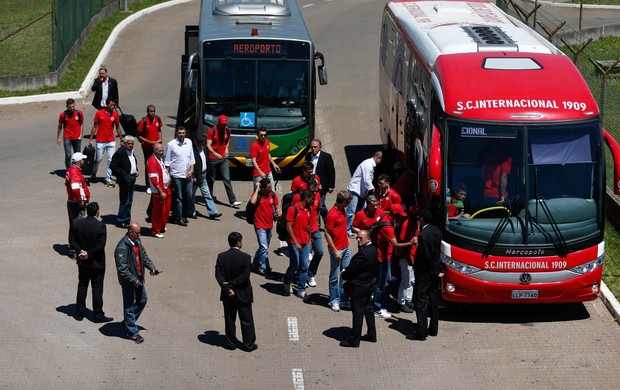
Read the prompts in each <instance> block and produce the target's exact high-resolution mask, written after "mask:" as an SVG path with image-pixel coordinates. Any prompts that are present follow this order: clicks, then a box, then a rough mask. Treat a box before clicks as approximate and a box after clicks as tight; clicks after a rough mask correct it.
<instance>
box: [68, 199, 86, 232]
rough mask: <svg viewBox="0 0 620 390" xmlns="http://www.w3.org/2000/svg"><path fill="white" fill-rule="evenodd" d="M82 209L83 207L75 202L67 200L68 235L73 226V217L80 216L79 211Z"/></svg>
mask: <svg viewBox="0 0 620 390" xmlns="http://www.w3.org/2000/svg"><path fill="white" fill-rule="evenodd" d="M82 210H83V207H82V206H80V205H79V204H77V203H76V202H69V201H67V216H68V217H69V237H71V228H72V227H73V221H75V219H76V218H77V217H79V216H80V211H82ZM67 239H69V238H67Z"/></svg>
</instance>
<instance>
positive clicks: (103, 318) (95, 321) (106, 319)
mask: <svg viewBox="0 0 620 390" xmlns="http://www.w3.org/2000/svg"><path fill="white" fill-rule="evenodd" d="M113 320H114V318H112V317H106V316H103V317H101V318H95V320H94V321H93V322H94V323H96V324H102V323H104V322H110V321H113Z"/></svg>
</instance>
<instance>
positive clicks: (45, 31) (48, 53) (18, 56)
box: [0, 0, 52, 77]
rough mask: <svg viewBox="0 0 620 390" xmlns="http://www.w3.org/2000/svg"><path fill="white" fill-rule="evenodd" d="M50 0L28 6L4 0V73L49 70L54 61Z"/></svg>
mask: <svg viewBox="0 0 620 390" xmlns="http://www.w3.org/2000/svg"><path fill="white" fill-rule="evenodd" d="M51 36H52V16H51V13H50V0H30V1H29V2H28V7H16V6H15V4H14V3H12V4H11V3H9V2H8V1H7V0H0V64H2V66H1V67H0V77H3V76H11V75H16V74H19V75H29V74H40V73H47V72H49V71H50V64H51V63H52V46H51V44H50V42H51Z"/></svg>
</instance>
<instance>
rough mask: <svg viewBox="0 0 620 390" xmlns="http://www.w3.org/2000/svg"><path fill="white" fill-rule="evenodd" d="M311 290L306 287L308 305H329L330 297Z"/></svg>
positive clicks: (305, 301)
mask: <svg viewBox="0 0 620 390" xmlns="http://www.w3.org/2000/svg"><path fill="white" fill-rule="evenodd" d="M309 290H310V289H309V288H307V289H306V299H305V300H304V303H306V304H308V305H315V306H323V307H327V304H328V303H329V297H328V296H327V295H325V294H321V293H312V292H311V291H309Z"/></svg>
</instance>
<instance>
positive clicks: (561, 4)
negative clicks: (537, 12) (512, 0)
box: [525, 0, 620, 10]
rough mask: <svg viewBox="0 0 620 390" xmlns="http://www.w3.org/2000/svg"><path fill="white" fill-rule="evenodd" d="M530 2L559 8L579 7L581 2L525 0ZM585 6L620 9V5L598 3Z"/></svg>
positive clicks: (585, 5)
mask: <svg viewBox="0 0 620 390" xmlns="http://www.w3.org/2000/svg"><path fill="white" fill-rule="evenodd" d="M525 1H527V2H528V3H538V4H543V5H548V6H550V7H559V8H579V7H581V4H573V3H565V2H563V1H545V0H538V1H535V0H525ZM583 8H590V9H609V10H620V5H598V4H583Z"/></svg>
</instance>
